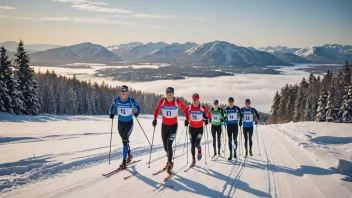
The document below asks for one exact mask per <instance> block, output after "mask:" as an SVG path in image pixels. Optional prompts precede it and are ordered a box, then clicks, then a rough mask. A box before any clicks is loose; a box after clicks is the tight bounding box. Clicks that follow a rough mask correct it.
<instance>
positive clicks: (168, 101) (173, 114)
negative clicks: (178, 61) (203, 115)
mask: <svg viewBox="0 0 352 198" xmlns="http://www.w3.org/2000/svg"><path fill="white" fill-rule="evenodd" d="M178 108H180V109H181V110H182V111H183V112H184V114H185V117H186V120H185V126H186V127H187V126H188V124H189V122H188V120H189V112H188V109H187V107H186V106H185V105H184V104H183V103H182V101H181V100H179V99H177V98H175V97H174V88H172V87H168V88H167V89H166V98H162V99H160V100H159V102H158V105H157V106H156V108H155V110H154V120H153V123H152V124H153V126H154V127H155V126H156V125H157V118H158V114H159V112H160V109H161V110H162V115H163V116H162V125H161V137H162V140H163V144H164V150H165V151H166V153H167V158H168V159H167V163H166V166H165V168H164V169H166V170H167V173H169V174H172V168H173V163H172V154H173V150H172V143H173V142H174V139H175V137H176V133H177V127H178V123H177V117H178Z"/></svg>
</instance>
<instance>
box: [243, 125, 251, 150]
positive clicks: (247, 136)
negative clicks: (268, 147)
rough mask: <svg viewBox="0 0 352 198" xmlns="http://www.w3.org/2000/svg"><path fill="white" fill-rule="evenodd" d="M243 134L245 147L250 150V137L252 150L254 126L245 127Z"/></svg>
mask: <svg viewBox="0 0 352 198" xmlns="http://www.w3.org/2000/svg"><path fill="white" fill-rule="evenodd" d="M243 135H244V147H245V148H246V151H248V149H247V148H248V147H247V146H248V139H249V150H252V145H253V141H252V136H253V127H249V128H246V127H243Z"/></svg>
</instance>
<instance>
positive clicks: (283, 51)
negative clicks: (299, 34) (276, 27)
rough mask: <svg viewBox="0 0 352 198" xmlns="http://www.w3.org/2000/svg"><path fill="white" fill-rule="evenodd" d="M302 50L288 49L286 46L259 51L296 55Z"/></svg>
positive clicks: (263, 48) (265, 48)
mask: <svg viewBox="0 0 352 198" xmlns="http://www.w3.org/2000/svg"><path fill="white" fill-rule="evenodd" d="M300 49H301V48H288V47H286V46H280V45H279V46H276V47H272V46H268V47H260V48H258V50H260V51H264V52H269V53H274V52H280V53H295V52H296V51H297V50H300Z"/></svg>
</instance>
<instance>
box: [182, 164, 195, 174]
mask: <svg viewBox="0 0 352 198" xmlns="http://www.w3.org/2000/svg"><path fill="white" fill-rule="evenodd" d="M193 167H195V165H193V166H192V165H190V166H189V167H188V168H187V169H186V170H184V172H185V173H186V172H187V171H189V170H190V169H191V168H193Z"/></svg>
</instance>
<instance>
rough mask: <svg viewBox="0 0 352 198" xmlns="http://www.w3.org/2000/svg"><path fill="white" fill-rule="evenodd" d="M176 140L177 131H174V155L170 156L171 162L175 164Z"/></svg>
mask: <svg viewBox="0 0 352 198" xmlns="http://www.w3.org/2000/svg"><path fill="white" fill-rule="evenodd" d="M176 140H177V131H176V133H175V148H174V157H173V158H172V163H173V165H174V166H175V155H176Z"/></svg>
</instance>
